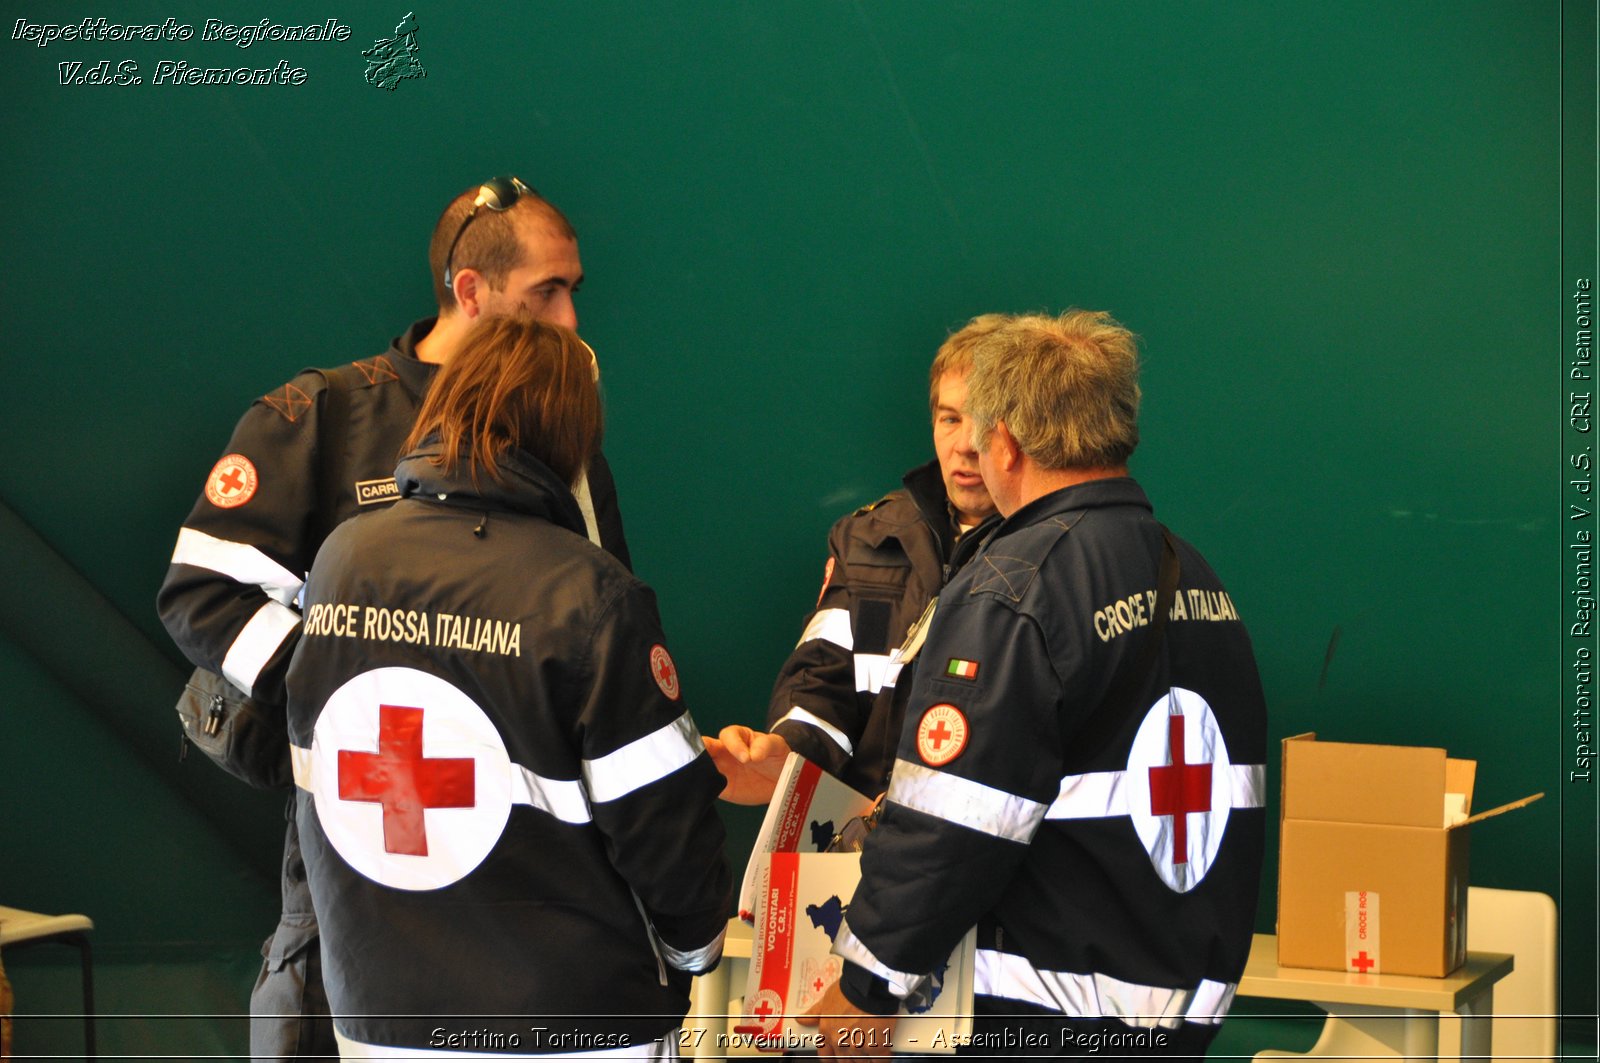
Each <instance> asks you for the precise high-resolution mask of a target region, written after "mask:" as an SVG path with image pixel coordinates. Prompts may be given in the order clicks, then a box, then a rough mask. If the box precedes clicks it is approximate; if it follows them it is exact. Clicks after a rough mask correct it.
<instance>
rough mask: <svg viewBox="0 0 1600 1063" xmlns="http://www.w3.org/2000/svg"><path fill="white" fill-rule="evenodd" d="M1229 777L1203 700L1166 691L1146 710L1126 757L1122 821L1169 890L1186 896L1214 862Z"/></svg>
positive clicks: (1224, 747) (1228, 802)
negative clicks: (1128, 823) (1125, 815)
mask: <svg viewBox="0 0 1600 1063" xmlns="http://www.w3.org/2000/svg"><path fill="white" fill-rule="evenodd" d="M1232 770H1233V768H1232V764H1231V762H1230V761H1229V760H1228V744H1227V743H1226V742H1224V741H1223V739H1222V728H1221V727H1220V726H1219V725H1218V723H1217V717H1216V714H1215V713H1213V712H1212V711H1211V706H1210V705H1209V704H1208V703H1207V702H1206V699H1205V698H1203V697H1201V696H1200V695H1199V694H1197V693H1195V692H1194V691H1193V690H1185V689H1184V688H1183V687H1173V688H1172V689H1171V690H1170V691H1169V692H1168V693H1166V694H1163V695H1162V696H1161V697H1160V698H1158V699H1156V703H1155V704H1154V705H1152V706H1150V709H1149V711H1148V712H1146V713H1145V717H1144V722H1143V723H1142V724H1140V726H1139V733H1138V734H1137V735H1136V736H1135V737H1134V740H1133V748H1132V750H1130V751H1129V754H1128V813H1129V818H1130V819H1132V820H1133V829H1134V830H1135V831H1136V832H1137V833H1138V835H1139V840H1140V841H1141V842H1143V843H1144V848H1145V852H1146V853H1148V854H1149V856H1150V863H1151V866H1153V867H1154V868H1155V871H1156V874H1158V875H1160V876H1161V881H1162V882H1164V883H1166V884H1167V888H1168V889H1171V890H1173V891H1175V892H1177V893H1188V892H1189V891H1190V890H1192V889H1194V888H1195V887H1196V886H1198V885H1199V884H1200V880H1201V879H1203V878H1205V877H1206V872H1207V871H1210V870H1211V865H1212V863H1214V862H1215V861H1216V859H1217V852H1218V851H1219V850H1220V849H1221V848H1222V836H1223V835H1224V834H1225V833H1226V832H1227V830H1228V813H1229V811H1230V810H1231V808H1232V804H1233V802H1232V797H1231V789H1230V785H1231V780H1232Z"/></svg>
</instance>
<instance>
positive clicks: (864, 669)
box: [856, 653, 900, 695]
mask: <svg viewBox="0 0 1600 1063" xmlns="http://www.w3.org/2000/svg"><path fill="white" fill-rule="evenodd" d="M891 669H892V670H893V674H894V675H895V676H896V677H898V676H899V675H900V662H899V661H895V660H891V659H890V657H889V655H888V654H887V653H858V654H856V689H857V690H858V691H860V692H861V693H863V694H874V695H876V694H877V693H878V691H880V690H882V689H883V688H884V687H886V686H894V680H893V679H891V678H890V674H891Z"/></svg>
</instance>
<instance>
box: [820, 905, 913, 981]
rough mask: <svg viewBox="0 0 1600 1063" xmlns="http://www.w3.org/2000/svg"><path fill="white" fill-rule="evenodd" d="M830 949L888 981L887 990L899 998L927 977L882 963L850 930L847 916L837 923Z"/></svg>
mask: <svg viewBox="0 0 1600 1063" xmlns="http://www.w3.org/2000/svg"><path fill="white" fill-rule="evenodd" d="M831 951H832V952H833V954H834V955H835V956H840V957H843V958H844V959H847V960H849V961H850V962H851V963H853V964H855V965H856V966H857V967H865V968H866V969H867V970H869V971H871V972H872V973H873V974H875V975H877V976H878V977H879V978H882V979H883V980H884V981H885V982H888V983H889V992H891V993H893V994H894V995H895V996H897V997H899V998H900V999H901V1000H904V999H905V998H906V997H908V996H910V995H911V994H912V993H914V992H916V991H917V987H918V986H920V985H921V984H922V982H923V980H924V979H926V978H927V977H928V976H927V975H925V974H907V973H906V972H905V971H897V970H895V969H894V968H893V967H888V966H886V965H884V963H883V962H882V961H881V960H879V959H878V957H876V956H874V955H873V954H872V950H871V949H869V948H867V946H866V945H865V944H863V943H862V941H861V939H860V938H858V937H856V936H855V934H854V933H852V932H851V930H850V921H849V919H848V918H846V919H844V920H842V921H841V922H840V923H839V933H838V934H837V935H835V937H834V939H833V949H832V950H831Z"/></svg>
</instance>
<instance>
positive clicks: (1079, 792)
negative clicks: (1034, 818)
mask: <svg viewBox="0 0 1600 1063" xmlns="http://www.w3.org/2000/svg"><path fill="white" fill-rule="evenodd" d="M1127 781H1128V773H1127V772H1125V771H1091V772H1088V773H1086V774H1083V775H1068V776H1067V777H1066V778H1064V779H1062V780H1061V791H1060V793H1058V794H1057V795H1056V799H1055V800H1054V801H1052V802H1050V807H1049V809H1047V810H1046V811H1045V814H1044V818H1045V819H1093V818H1098V817H1100V816H1126V815H1127V814H1128V794H1127V790H1126V789H1125V788H1124V787H1125V784H1126V783H1127Z"/></svg>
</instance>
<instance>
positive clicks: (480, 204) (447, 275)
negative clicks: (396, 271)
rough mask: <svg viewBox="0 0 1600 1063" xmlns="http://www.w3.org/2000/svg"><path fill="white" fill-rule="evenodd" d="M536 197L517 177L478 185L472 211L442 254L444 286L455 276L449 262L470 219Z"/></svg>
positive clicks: (493, 180) (499, 211)
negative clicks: (481, 213) (479, 213)
mask: <svg viewBox="0 0 1600 1063" xmlns="http://www.w3.org/2000/svg"><path fill="white" fill-rule="evenodd" d="M538 195H539V193H538V192H535V191H534V190H533V189H531V188H529V187H528V186H527V185H525V184H523V183H522V179H521V178H518V177H494V178H491V179H489V180H487V181H485V182H484V183H483V184H481V185H479V186H478V196H477V198H476V199H474V200H473V201H472V209H471V210H469V211H467V216H466V217H465V218H462V219H461V226H460V228H458V229H457V230H456V235H455V238H454V239H453V240H451V241H450V250H448V251H446V252H445V253H444V286H445V287H446V288H448V287H450V282H451V280H452V279H453V278H454V276H455V271H454V270H453V269H452V267H451V260H452V259H454V258H455V254H456V245H457V244H459V243H460V242H461V234H462V233H464V232H466V231H467V226H469V225H471V224H472V219H473V218H476V217H477V216H478V211H480V210H482V209H483V208H484V207H488V208H489V209H490V210H492V211H494V212H495V213H497V214H498V213H501V212H503V211H508V210H510V209H511V208H512V207H514V206H516V203H517V200H519V199H521V198H522V197H523V196H534V197H537V196H538Z"/></svg>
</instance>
